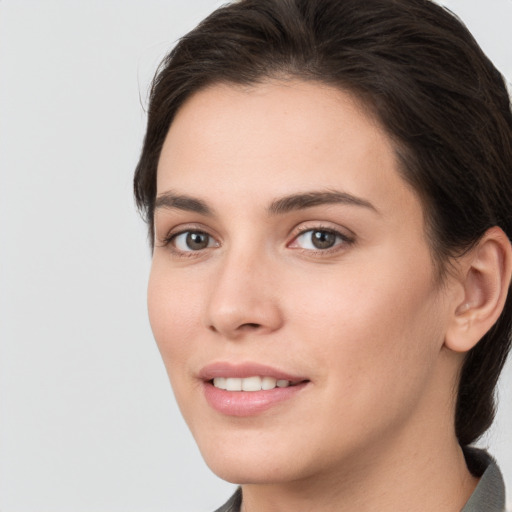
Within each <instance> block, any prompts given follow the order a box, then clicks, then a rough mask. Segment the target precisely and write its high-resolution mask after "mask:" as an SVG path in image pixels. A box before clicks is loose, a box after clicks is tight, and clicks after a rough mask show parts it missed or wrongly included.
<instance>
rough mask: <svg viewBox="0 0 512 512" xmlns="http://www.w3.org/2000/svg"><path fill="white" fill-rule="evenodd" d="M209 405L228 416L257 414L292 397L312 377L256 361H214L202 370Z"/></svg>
mask: <svg viewBox="0 0 512 512" xmlns="http://www.w3.org/2000/svg"><path fill="white" fill-rule="evenodd" d="M199 377H200V379H201V380H202V381H203V391H204V396H205V398H206V402H207V403H208V405H209V406H210V407H211V408H212V409H214V410H215V411H217V412H219V413H221V414H222V415H226V416H238V417H242V416H255V415H258V414H261V413H263V412H265V411H266V410H268V409H270V408H272V407H275V406H277V405H278V404H283V403H285V402H289V401H292V400H293V399H294V397H296V396H297V395H298V394H299V393H300V392H301V391H302V390H303V389H304V388H306V387H307V386H308V385H309V384H310V380H309V379H306V378H303V377H296V376H293V375H291V374H288V373H286V372H283V371H281V370H278V369H275V368H272V367H269V366H265V365H260V364H254V363H245V364H240V365H233V364H230V363H214V364H211V365H208V366H206V367H205V368H203V370H202V371H201V372H200V374H199Z"/></svg>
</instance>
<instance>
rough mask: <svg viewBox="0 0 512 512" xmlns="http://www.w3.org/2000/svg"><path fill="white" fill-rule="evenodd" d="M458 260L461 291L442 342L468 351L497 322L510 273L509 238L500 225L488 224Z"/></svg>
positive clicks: (511, 249)
mask: <svg viewBox="0 0 512 512" xmlns="http://www.w3.org/2000/svg"><path fill="white" fill-rule="evenodd" d="M458 263H459V264H460V267H459V270H460V271H461V272H460V277H459V279H458V281H459V283H460V284H461V285H462V290H463V293H462V294H458V298H457V299H456V300H455V303H454V307H453V313H452V316H451V318H450V323H449V326H448V329H447V332H446V336H445V343H444V344H445V346H446V347H447V348H448V349H450V350H453V351H455V352H467V351H468V350H471V349H472V348H473V347H474V346H475V345H476V344H477V343H478V342H479V341H480V340H481V339H482V337H483V336H484V334H485V333H486V332H487V331H488V330H489V329H490V328H491V327H492V326H493V325H494V324H495V323H496V321H497V320H498V318H499V316H500V314H501V312H502V310H503V307H504V305H505V300H506V298H507V294H508V291H509V287H510V279H511V273H512V248H511V245H510V241H509V239H508V237H507V235H505V233H504V232H503V231H502V230H501V229H500V228H498V227H493V228H490V229H489V230H487V231H486V233H485V234H484V236H483V237H482V238H481V239H480V241H479V242H478V244H477V245H476V246H475V247H474V248H473V249H471V251H470V252H469V253H467V254H465V255H464V256H463V257H462V258H461V259H460V260H459V261H458ZM461 295H462V299H461Z"/></svg>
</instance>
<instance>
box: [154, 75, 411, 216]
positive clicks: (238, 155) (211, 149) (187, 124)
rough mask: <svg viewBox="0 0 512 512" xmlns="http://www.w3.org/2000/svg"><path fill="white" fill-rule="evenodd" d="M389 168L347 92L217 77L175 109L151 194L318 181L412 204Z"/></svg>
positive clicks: (387, 154) (392, 164) (277, 187)
mask: <svg viewBox="0 0 512 512" xmlns="http://www.w3.org/2000/svg"><path fill="white" fill-rule="evenodd" d="M397 167H398V166H397V158H396V154H395V151H394V147H393V143H392V141H391V139H390V138H389V137H388V136H387V134H386V133H385V131H384V130H383V129H382V128H381V126H380V125H379V123H378V122H377V121H376V120H375V119H374V117H372V116H371V115H370V114H369V113H368V111H367V109H365V108H364V106H362V105H361V103H360V102H359V101H358V100H357V99H356V98H355V97H354V96H353V95H351V94H349V93H347V92H344V91H342V90H339V89H337V88H334V87H330V86H327V85H324V84H320V83H317V82H302V81H296V80H289V81H269V82H266V83H263V84H258V85H255V86H251V87H241V86H236V85H227V84H218V85H214V86H211V87H208V88H206V89H203V90H201V91H199V92H198V93H196V94H195V95H193V96H192V97H191V98H189V99H188V101H187V102H186V103H185V104H184V105H183V106H182V107H181V109H180V110H179V111H178V113H177V115H176V117H175V119H174V121H173V123H172V125H171V127H170V130H169V133H168V135H167V138H166V140H165V143H164V146H163V149H162V152H161V157H160V161H159V165H158V179H157V194H161V193H163V192H166V191H167V190H176V189H178V192H180V193H182V192H184V193H187V194H192V195H195V196H198V197H204V196H207V197H208V198H209V199H210V200H212V201H216V200H217V199H219V198H218V195H219V194H221V195H222V196H223V197H226V196H229V197H230V198H232V199H233V200H235V199H234V198H239V199H240V198H242V200H245V201H247V202H248V203H254V202H255V201H261V202H262V203H263V202H268V200H269V198H270V196H274V197H279V196H284V195H288V194H290V193H300V192H302V191H303V190H311V189H314V190H318V189H319V188H326V189H341V190H342V191H343V192H347V193H350V194H353V195H357V196H362V197H365V198H367V199H368V200H370V201H371V202H372V203H373V204H375V201H376V202H377V203H382V205H381V206H382V208H384V209H388V210H392V209H394V208H403V207H404V204H405V203H414V204H413V206H414V207H415V208H416V209H417V208H418V206H419V200H418V198H417V197H416V194H415V193H414V192H413V191H412V190H411V189H410V187H409V186H408V184H407V183H406V182H405V181H404V180H403V179H402V178H401V176H400V174H399V173H398V171H397ZM216 195H217V198H216V197H215V196H216ZM376 206H377V205H376ZM377 207H378V206H377Z"/></svg>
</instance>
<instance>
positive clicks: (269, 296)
mask: <svg viewBox="0 0 512 512" xmlns="http://www.w3.org/2000/svg"><path fill="white" fill-rule="evenodd" d="M279 295H280V294H279V289H278V287H277V286H276V269H275V268H273V266H272V264H271V262H270V261H268V259H266V258H265V257H264V256H262V255H261V254H260V255H256V254H249V253H248V251H239V252H238V253H235V252H233V253H232V254H230V255H228V256H226V257H225V258H223V259H222V261H220V262H218V265H217V266H216V268H215V275H214V276H212V279H211V282H210V294H209V297H208V304H207V310H206V324H207V327H208V329H210V330H211V331H213V332H216V333H218V334H220V335H222V336H224V337H225V338H229V339H239V338H242V337H243V336H245V335H247V334H249V333H252V334H258V335H260V334H268V333H272V332H274V331H276V330H277V329H279V328H280V327H281V326H282V324H283V314H282V311H281V308H280V297H279Z"/></svg>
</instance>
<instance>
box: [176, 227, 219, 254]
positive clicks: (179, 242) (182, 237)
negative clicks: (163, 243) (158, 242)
mask: <svg viewBox="0 0 512 512" xmlns="http://www.w3.org/2000/svg"><path fill="white" fill-rule="evenodd" d="M169 241H170V243H171V244H172V245H173V246H174V247H175V248H176V249H177V250H178V251H181V252H191V251H201V250H203V249H208V248H209V247H218V243H217V242H216V241H215V239H214V238H213V237H211V236H210V235H209V234H208V233H205V232H204V231H183V232H182V233H178V234H176V235H173V236H172V237H171V238H170V240H169Z"/></svg>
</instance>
